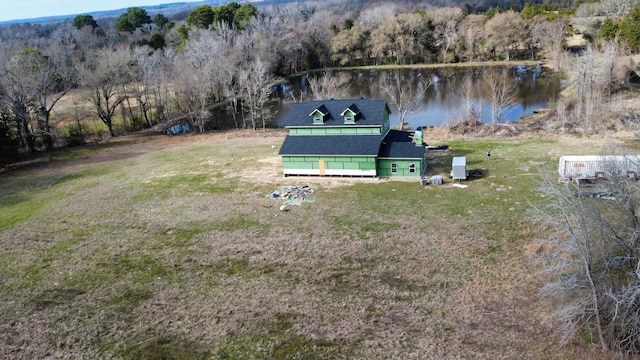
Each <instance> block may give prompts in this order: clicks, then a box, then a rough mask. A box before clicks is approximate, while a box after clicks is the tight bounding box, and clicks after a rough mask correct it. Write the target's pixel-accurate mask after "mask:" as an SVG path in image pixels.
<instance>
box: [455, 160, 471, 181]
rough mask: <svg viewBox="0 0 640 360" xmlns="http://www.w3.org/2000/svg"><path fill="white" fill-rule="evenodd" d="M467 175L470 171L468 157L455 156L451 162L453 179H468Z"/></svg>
mask: <svg viewBox="0 0 640 360" xmlns="http://www.w3.org/2000/svg"><path fill="white" fill-rule="evenodd" d="M467 176H469V171H468V170H467V157H466V156H456V157H454V158H453V161H452V162H451V178H452V179H453V180H458V181H462V180H467Z"/></svg>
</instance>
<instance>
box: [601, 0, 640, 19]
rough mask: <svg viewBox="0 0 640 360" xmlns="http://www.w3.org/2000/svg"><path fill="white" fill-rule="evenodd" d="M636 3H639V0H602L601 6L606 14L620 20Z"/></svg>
mask: <svg viewBox="0 0 640 360" xmlns="http://www.w3.org/2000/svg"><path fill="white" fill-rule="evenodd" d="M635 5H638V0H602V1H600V6H601V9H602V12H603V13H604V15H605V16H607V17H610V18H612V19H614V20H618V19H620V18H622V17H623V16H625V15H626V14H627V13H628V12H629V11H630V10H631V8H633V7H634V6H635Z"/></svg>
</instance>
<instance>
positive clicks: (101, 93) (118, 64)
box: [79, 48, 131, 136]
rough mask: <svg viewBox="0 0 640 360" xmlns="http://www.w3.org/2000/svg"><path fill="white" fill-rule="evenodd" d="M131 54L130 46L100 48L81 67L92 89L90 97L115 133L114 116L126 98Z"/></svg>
mask: <svg viewBox="0 0 640 360" xmlns="http://www.w3.org/2000/svg"><path fill="white" fill-rule="evenodd" d="M130 60H131V56H130V54H129V50H128V49H126V48H123V49H116V50H111V49H100V50H98V51H96V52H95V53H94V55H93V56H92V57H91V58H90V59H88V61H87V62H86V63H85V64H83V65H82V66H81V67H80V68H79V71H80V76H81V83H82V84H83V85H84V86H86V87H87V88H88V89H89V91H90V95H89V97H90V100H91V103H92V104H93V106H94V107H95V109H96V111H97V113H98V117H99V118H100V120H101V121H102V122H103V123H104V124H105V125H106V126H107V129H109V136H115V132H114V130H113V117H114V113H115V111H116V109H117V108H118V107H119V106H120V104H121V103H122V102H123V101H125V100H126V94H124V93H123V92H122V85H123V84H126V83H128V82H129V71H128V70H127V68H128V66H129V65H130Z"/></svg>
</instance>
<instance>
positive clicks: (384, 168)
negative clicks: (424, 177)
mask: <svg viewBox="0 0 640 360" xmlns="http://www.w3.org/2000/svg"><path fill="white" fill-rule="evenodd" d="M392 163H395V164H397V169H398V171H397V172H395V173H392V172H391V164H392ZM410 163H414V164H415V165H416V172H415V173H410V172H409V164H410ZM423 163H424V161H421V160H418V159H416V160H394V159H378V167H377V171H378V175H379V176H415V177H419V176H420V174H421V173H422V170H423V169H424V165H423Z"/></svg>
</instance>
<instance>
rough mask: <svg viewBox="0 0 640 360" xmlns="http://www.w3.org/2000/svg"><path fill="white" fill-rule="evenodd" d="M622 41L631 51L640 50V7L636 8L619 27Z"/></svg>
mask: <svg viewBox="0 0 640 360" xmlns="http://www.w3.org/2000/svg"><path fill="white" fill-rule="evenodd" d="M619 29H620V40H622V41H624V42H626V43H627V45H629V49H630V50H631V51H638V50H640V5H636V6H634V7H633V8H632V9H631V11H629V13H628V14H627V16H625V17H624V19H623V20H622V22H621V23H620V25H619Z"/></svg>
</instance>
